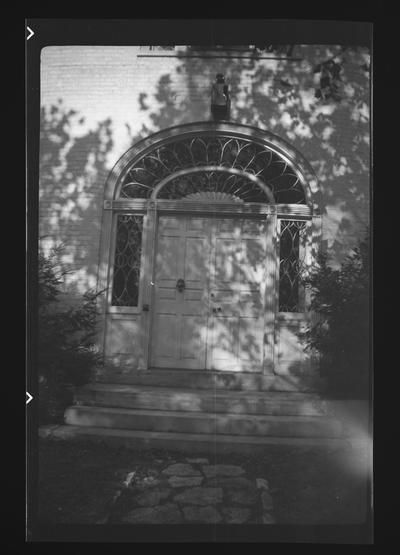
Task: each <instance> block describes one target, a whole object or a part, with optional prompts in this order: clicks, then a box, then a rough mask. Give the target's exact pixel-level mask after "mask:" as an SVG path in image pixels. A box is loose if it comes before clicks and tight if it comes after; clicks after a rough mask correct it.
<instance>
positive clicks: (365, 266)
mask: <svg viewBox="0 0 400 555" xmlns="http://www.w3.org/2000/svg"><path fill="white" fill-rule="evenodd" d="M328 262H329V259H328V256H327V255H321V256H320V258H319V263H318V266H317V268H316V269H315V270H314V271H313V272H311V274H310V275H309V277H308V278H306V279H304V283H305V285H308V286H309V287H310V288H311V310H313V311H315V312H316V313H317V314H318V320H317V322H316V323H314V324H313V325H311V326H310V328H309V329H308V330H307V331H306V333H305V334H303V339H305V342H306V345H307V348H308V349H310V350H312V351H314V352H316V353H317V354H318V356H319V359H320V370H321V374H322V375H324V376H326V378H327V388H328V391H327V392H328V393H330V394H332V395H333V396H338V397H353V398H365V397H366V396H368V393H369V377H370V242H369V234H368V233H367V236H366V238H365V239H364V240H362V241H360V242H359V244H358V246H357V247H356V248H355V249H354V251H353V252H352V253H351V254H350V255H348V256H347V257H346V259H345V260H344V262H343V264H342V265H341V267H340V268H339V269H338V270H334V269H332V268H331V267H330V266H329V264H328Z"/></svg>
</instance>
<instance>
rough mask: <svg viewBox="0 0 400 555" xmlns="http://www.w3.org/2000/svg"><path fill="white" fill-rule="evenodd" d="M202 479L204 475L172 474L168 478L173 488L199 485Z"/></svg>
mask: <svg viewBox="0 0 400 555" xmlns="http://www.w3.org/2000/svg"><path fill="white" fill-rule="evenodd" d="M202 481H203V477H202V476H171V477H170V478H168V484H169V485H170V486H172V487H173V488H182V487H190V486H199V485H200V484H201V482H202Z"/></svg>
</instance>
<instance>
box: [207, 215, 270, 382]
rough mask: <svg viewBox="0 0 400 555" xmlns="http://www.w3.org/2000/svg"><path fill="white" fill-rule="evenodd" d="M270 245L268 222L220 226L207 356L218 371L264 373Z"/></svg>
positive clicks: (217, 228) (219, 223)
mask: <svg viewBox="0 0 400 555" xmlns="http://www.w3.org/2000/svg"><path fill="white" fill-rule="evenodd" d="M266 241H267V229H266V223H265V221H257V220H255V221H248V220H235V219H224V220H219V221H216V222H215V225H214V230H213V256H212V261H211V282H210V301H211V303H210V304H211V311H210V312H211V321H210V329H211V337H210V341H209V344H208V352H207V359H208V366H209V367H210V368H211V369H213V370H228V371H249V372H260V371H261V370H262V367H263V359H264V350H263V337H264V333H263V331H264V293H265V287H264V283H265V265H266V254H267V253H266Z"/></svg>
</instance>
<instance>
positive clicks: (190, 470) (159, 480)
mask: <svg viewBox="0 0 400 555" xmlns="http://www.w3.org/2000/svg"><path fill="white" fill-rule="evenodd" d="M107 521H108V522H109V523H112V524H114V523H128V524H181V523H182V524H183V523H190V524H192V523H193V524H195V523H196V524H197V523H207V524H219V523H221V524H224V523H225V524H244V523H253V524H274V522H275V520H274V514H273V500H272V497H271V494H270V491H269V484H268V481H267V480H266V479H264V478H254V477H253V478H252V477H250V476H248V475H246V472H245V470H244V469H243V468H242V467H240V466H237V465H230V464H211V463H210V461H209V460H208V459H205V458H186V459H185V462H176V461H170V462H169V463H168V464H166V463H163V461H161V460H156V461H154V464H153V465H152V467H151V468H149V469H148V470H147V471H146V472H144V471H143V470H141V471H130V472H129V471H127V472H126V477H125V481H124V488H123V489H122V490H121V491H120V494H119V495H118V497H117V498H116V499H115V500H114V503H113V505H112V507H111V508H110V513H109V515H108V519H107Z"/></svg>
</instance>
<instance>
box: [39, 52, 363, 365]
mask: <svg viewBox="0 0 400 555" xmlns="http://www.w3.org/2000/svg"><path fill="white" fill-rule="evenodd" d="M191 53H192V54H195V53H196V51H195V49H193V48H192V50H191ZM202 53H204V48H203V49H202ZM292 55H293V56H294V57H296V58H297V59H299V60H300V61H299V60H298V61H292V60H289V59H278V58H277V57H275V58H274V56H273V55H271V56H270V58H271V59H268V60H267V59H264V58H265V56H264V57H263V56H257V55H252V56H249V57H248V58H242V59H239V58H230V59H221V58H219V59H218V58H216V59H212V58H200V57H197V58H196V57H195V58H193V57H187V56H186V55H185V53H184V52H183V51H178V52H177V55H176V57H175V58H168V59H165V60H163V59H161V62H160V60H158V61H156V60H155V59H154V65H155V68H158V69H157V71H159V76H157V77H156V78H154V77H151V79H150V81H149V82H154V87H153V86H152V85H149V86H148V87H147V88H146V89H145V88H144V87H143V88H142V89H141V90H139V91H138V93H137V98H136V103H137V107H138V110H139V112H138V114H139V116H140V117H139V118H138V122H135V121H133V120H132V119H131V118H130V117H129V116H124V117H125V120H124V126H125V129H124V132H125V137H126V139H125V144H126V146H127V147H128V148H129V147H130V146H132V145H134V144H136V143H137V142H138V141H140V140H142V139H144V138H146V137H148V136H149V135H150V134H151V133H154V132H157V131H159V130H162V129H165V128H167V127H171V126H175V125H179V124H184V123H189V122H193V121H209V120H211V112H210V87H211V83H212V82H213V81H214V79H215V75H216V73H218V72H221V71H222V72H223V73H224V74H225V76H226V80H227V82H228V83H229V86H230V94H231V99H232V105H231V115H230V121H232V122H233V123H243V124H247V125H252V126H256V127H261V128H262V129H266V130H268V131H271V132H272V133H275V134H276V135H278V136H279V137H281V138H283V139H284V140H286V141H288V142H289V143H291V144H293V145H294V147H295V148H297V149H298V150H299V151H300V152H301V153H302V154H303V155H304V157H305V158H306V159H308V161H309V162H310V164H311V166H312V167H313V169H314V171H315V173H316V175H317V178H318V183H319V187H320V190H314V191H313V194H314V195H315V196H316V197H318V201H319V205H320V207H321V209H322V216H323V224H322V225H323V237H324V240H325V241H326V243H325V245H324V248H325V249H327V250H329V253H330V254H331V255H332V259H333V261H334V262H336V263H337V262H339V261H340V260H341V258H343V257H344V256H345V255H346V254H347V253H348V250H349V248H350V246H352V245H353V244H354V242H355V239H356V238H357V236H358V235H359V231H358V230H359V228H360V226H364V224H365V223H367V222H366V221H365V219H366V218H367V216H368V202H369V108H368V106H369V74H368V71H367V70H366V62H367V61H368V52H367V50H366V49H361V48H359V49H347V50H344V49H342V48H341V47H340V46H332V47H331V46H317V47H315V46H298V45H296V46H295V47H294V49H293V51H292ZM335 57H337V58H338V59H340V63H341V67H342V71H341V74H340V76H341V81H340V83H339V85H340V87H339V88H340V90H339V93H340V97H341V100H340V101H338V100H335V99H332V98H328V99H325V100H324V99H321V98H317V97H316V94H315V92H316V90H317V89H318V85H319V78H320V77H319V74H318V72H316V73H315V72H314V70H315V68H316V67H317V66H318V64H321V63H322V62H324V61H326V60H328V59H332V58H335ZM139 71H145V67H144V66H143V67H142V68H141V69H140V67H139ZM154 74H155V73H154V72H153V73H152V75H154ZM151 80H153V81H151ZM135 90H137V89H135ZM60 96H62V93H60ZM66 98H68V96H67V95H66ZM67 102H68V101H67ZM73 108H74V107H70V106H69V105H68V104H66V103H65V102H60V103H59V104H58V105H53V106H46V107H44V108H43V110H42V122H41V167H40V173H41V176H40V178H41V193H40V211H41V220H40V221H41V228H40V235H41V236H45V237H44V239H43V241H42V243H43V245H44V246H46V245H50V244H52V243H57V242H58V241H65V237H68V241H67V244H66V249H65V253H64V257H63V262H64V263H66V264H69V265H70V267H71V268H72V269H73V270H74V273H73V274H71V275H70V276H69V278H68V279H69V281H68V283H67V286H68V290H69V291H70V292H74V291H76V292H78V291H79V290H80V292H82V290H84V289H86V288H87V287H95V286H96V283H97V277H98V271H99V248H100V245H99V243H100V231H101V223H102V217H103V208H102V201H103V191H104V184H105V182H106V178H107V175H108V173H109V171H110V169H111V168H112V166H113V165H114V163H115V162H116V160H117V159H118V158H119V157H120V156H121V154H122V152H118V151H117V152H115V144H118V145H121V144H122V143H123V141H121V140H119V139H118V137H120V135H121V133H122V127H123V123H122V121H123V119H121V114H120V113H118V118H119V119H118V118H115V121H114V119H113V113H114V112H113V111H112V108H111V106H110V113H109V114H108V116H107V117H105V118H104V119H102V120H100V121H97V122H96V124H95V125H91V127H88V126H86V125H84V123H85V121H84V119H85V117H86V115H85V114H80V113H77V112H76V111H75V110H74V109H73ZM101 110H102V111H101V113H102V114H104V108H102V109H101ZM117 125H118V128H117V127H116V126H117ZM117 139H118V140H117ZM110 154H111V158H110ZM46 236H47V237H46ZM246 267H247V266H246ZM243 271H244V270H243V267H242V266H241V264H236V267H235V272H236V274H237V275H238V276H239V278H240V274H241V273H243ZM176 277H177V279H178V278H179V277H182V276H176ZM242 277H243V276H242ZM239 278H238V281H240V279H241V278H240V279H239ZM225 290H226V291H227V290H228V289H225ZM228 304H229V303H228ZM230 304H231V305H232V304H233V303H230ZM226 310H228V307H226V308H225V312H226ZM242 320H243V326H244V328H243V329H242V333H241V334H240V337H238V335H237V334H236V335H235V334H232V332H231V330H230V328H229V326H228V325H226V322H225V323H223V316H222V314H220V315H218V316H217V317H216V318H215V322H216V326H215V327H216V328H218V339H216V340H215V343H217V344H218V345H219V348H220V349H222V350H223V351H224V352H230V351H231V350H232V349H233V350H234V349H235V348H236V347H237V346H238V344H239V341H238V339H240V341H243V342H244V346H243V347H240V348H241V349H242V350H243V351H246V352H247V353H250V354H251V356H250V358H251V359H254V358H257V357H258V356H259V350H260V348H261V347H260V343H259V341H258V340H255V335H254V333H253V331H252V329H251V327H248V326H247V324H248V322H245V318H242ZM124 325H126V323H124ZM135 326H136V324H135ZM246 328H248V329H246ZM124 329H125V328H124ZM196 333H199V335H202V334H204V328H203V331H199V332H196ZM235 337H236V339H235ZM191 342H194V344H196V338H195V336H194V335H193V334H192V335H191V339H190V342H189V344H190V343H191ZM263 342H264V348H267V349H268V348H271V349H272V348H273V344H272V343H273V337H272V336H266V337H264V341H263ZM269 343H271V344H269ZM289 373H291V372H289ZM293 373H295V372H293Z"/></svg>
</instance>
